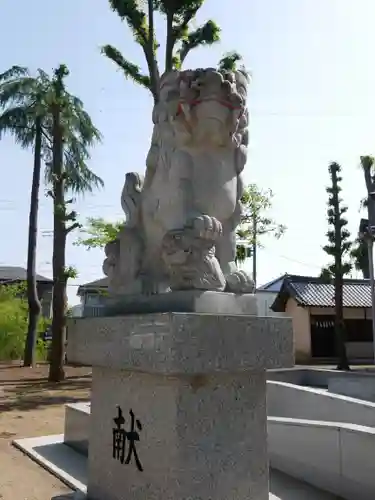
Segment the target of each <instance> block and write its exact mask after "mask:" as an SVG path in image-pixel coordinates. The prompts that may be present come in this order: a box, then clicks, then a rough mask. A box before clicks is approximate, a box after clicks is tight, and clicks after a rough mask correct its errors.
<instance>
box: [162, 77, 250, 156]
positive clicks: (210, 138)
mask: <svg viewBox="0 0 375 500" xmlns="http://www.w3.org/2000/svg"><path fill="white" fill-rule="evenodd" d="M248 83H249V77H248V76H247V75H246V73H245V72H243V71H235V72H219V71H217V70H216V69H214V68H206V69H197V70H187V71H181V72H178V71H172V72H170V73H166V74H164V75H163V76H162V78H161V82H160V105H161V106H160V107H161V108H162V109H163V114H164V117H165V118H168V121H169V123H171V124H172V126H173V129H174V132H175V139H176V141H177V143H179V144H180V145H183V146H186V147H191V148H210V147H211V148H212V147H214V148H216V147H232V146H234V147H236V146H238V145H239V144H242V143H243V141H242V136H243V135H244V134H245V133H246V129H247V125H248V123H247V122H248V118H247V109H246V104H247V87H248Z"/></svg>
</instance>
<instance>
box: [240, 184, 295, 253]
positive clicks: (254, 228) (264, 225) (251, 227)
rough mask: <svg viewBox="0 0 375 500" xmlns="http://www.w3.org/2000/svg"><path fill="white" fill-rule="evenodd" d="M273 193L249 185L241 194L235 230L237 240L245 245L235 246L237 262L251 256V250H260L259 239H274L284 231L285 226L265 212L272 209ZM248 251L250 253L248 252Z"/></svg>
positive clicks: (279, 236) (260, 243) (254, 185)
mask: <svg viewBox="0 0 375 500" xmlns="http://www.w3.org/2000/svg"><path fill="white" fill-rule="evenodd" d="M273 197H274V193H273V192H272V190H271V189H266V190H264V189H261V188H259V187H258V186H257V185H256V184H249V185H248V186H247V187H246V188H245V189H244V192H243V195H242V197H241V203H242V208H243V213H242V217H241V224H240V226H239V227H238V229H237V238H238V240H240V242H243V241H245V242H246V244H245V245H241V244H240V243H239V244H238V245H237V261H238V262H243V261H244V260H245V258H246V257H250V256H251V248H250V249H249V248H247V247H253V246H255V247H258V248H261V247H262V246H263V245H262V242H261V238H262V236H264V235H267V234H268V235H271V236H273V237H274V238H276V239H279V238H281V236H282V235H283V234H284V233H285V231H286V226H284V225H283V224H278V223H277V222H276V221H275V220H274V219H273V218H271V217H268V216H267V211H268V210H269V209H270V208H271V207H272V199H273ZM249 250H250V251H249Z"/></svg>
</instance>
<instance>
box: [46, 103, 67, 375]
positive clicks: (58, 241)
mask: <svg viewBox="0 0 375 500" xmlns="http://www.w3.org/2000/svg"><path fill="white" fill-rule="evenodd" d="M52 163H53V165H52V168H53V255H52V267H53V298H52V314H53V318H52V346H51V358H50V369H49V377H48V380H49V381H50V382H60V381H62V380H64V377H65V372H64V358H65V336H66V335H65V333H66V315H65V313H66V311H65V308H66V307H65V306H66V304H65V295H66V276H65V246H66V228H65V219H64V214H65V203H64V175H63V135H62V130H61V124H60V105H59V104H56V105H54V106H53V159H52Z"/></svg>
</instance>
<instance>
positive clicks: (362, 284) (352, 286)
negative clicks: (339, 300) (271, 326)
mask: <svg viewBox="0 0 375 500" xmlns="http://www.w3.org/2000/svg"><path fill="white" fill-rule="evenodd" d="M281 278H282V283H281V287H280V290H279V293H278V295H277V297H276V299H275V301H274V303H273V304H272V306H271V309H272V310H273V311H275V312H284V311H285V307H286V303H287V301H288V299H289V298H291V297H292V298H294V299H295V301H296V302H297V303H298V304H299V305H300V306H302V307H334V305H335V287H334V285H333V283H327V282H325V281H323V280H322V279H321V278H319V277H312V276H298V275H293V274H286V275H284V276H282V277H281ZM281 278H280V279H281ZM343 303H344V304H343V305H344V307H355V308H370V307H371V287H370V282H369V280H364V279H344V286H343Z"/></svg>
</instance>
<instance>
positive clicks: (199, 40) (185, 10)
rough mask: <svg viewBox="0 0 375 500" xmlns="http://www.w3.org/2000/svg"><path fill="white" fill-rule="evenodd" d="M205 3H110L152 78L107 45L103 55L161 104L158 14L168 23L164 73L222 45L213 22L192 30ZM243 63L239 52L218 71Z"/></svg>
mask: <svg viewBox="0 0 375 500" xmlns="http://www.w3.org/2000/svg"><path fill="white" fill-rule="evenodd" d="M203 3H204V0H147V1H146V0H144V1H143V2H140V1H139V0H109V4H110V7H111V9H112V10H113V11H114V12H116V13H117V14H118V16H119V17H120V19H121V20H122V21H126V23H127V24H128V26H129V28H130V30H131V32H132V33H133V37H134V40H135V42H136V43H137V44H138V45H139V46H140V47H141V48H142V50H143V53H144V56H145V59H146V64H147V71H148V74H144V73H142V72H141V69H140V67H139V66H138V65H137V64H135V63H133V62H131V61H129V60H128V59H125V58H124V56H123V55H122V54H121V52H120V51H119V50H118V49H116V48H115V47H113V46H112V45H105V46H104V47H103V48H102V52H103V53H104V54H105V55H106V56H107V57H108V58H109V59H111V60H112V61H113V62H114V63H115V64H116V65H117V66H118V67H119V68H120V69H121V71H123V73H124V75H125V78H129V79H131V80H133V81H134V82H135V83H136V84H138V85H141V86H142V87H145V88H146V89H148V90H149V91H150V92H151V94H152V96H153V99H154V102H155V103H157V102H158V100H159V80H160V70H159V63H158V60H157V54H156V51H157V49H158V48H159V43H158V42H157V40H156V37H155V28H154V16H155V13H156V12H158V13H160V14H162V15H163V16H164V17H165V20H166V31H167V33H166V40H165V60H164V71H170V70H172V69H180V68H181V67H182V65H183V63H184V61H185V59H186V57H187V56H188V54H189V53H190V52H191V51H192V50H194V49H196V48H197V47H201V46H204V45H212V44H214V43H216V42H219V41H220V28H219V27H218V26H217V25H216V23H215V22H214V21H212V20H209V21H207V22H206V23H204V24H203V25H202V26H200V27H198V28H196V29H194V30H189V27H190V25H191V22H192V21H193V20H194V19H195V16H196V14H197V12H198V10H199V9H200V8H201V6H202V5H203ZM240 60H241V56H240V55H239V54H238V53H237V52H231V53H229V54H227V55H225V56H224V57H223V58H222V59H221V60H220V62H219V64H218V69H220V70H221V71H225V70H226V71H228V70H230V69H234V67H235V65H236V63H237V62H238V61H240Z"/></svg>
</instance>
